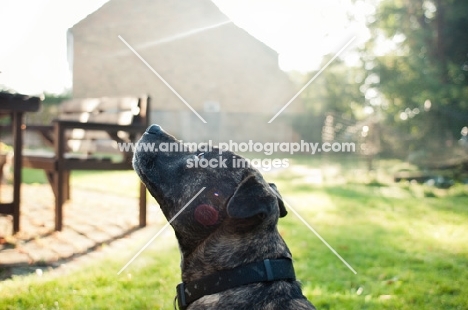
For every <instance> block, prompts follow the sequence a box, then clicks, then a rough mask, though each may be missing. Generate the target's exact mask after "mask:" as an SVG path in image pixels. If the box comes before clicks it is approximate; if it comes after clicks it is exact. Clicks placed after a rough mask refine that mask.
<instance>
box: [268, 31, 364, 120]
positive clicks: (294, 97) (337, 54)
mask: <svg viewBox="0 0 468 310" xmlns="http://www.w3.org/2000/svg"><path fill="white" fill-rule="evenodd" d="M354 39H356V36H354V37H352V38H351V40H349V41H348V43H346V44H345V45H344V46H343V47H342V48H341V49H340V50H339V51H338V53H336V54H335V56H333V58H332V59H330V60H329V61H328V62H327V63H326V64H325V66H323V67H322V69H320V70H319V72H317V73H316V74H315V75H314V76H313V77H312V78H311V79H310V81H309V82H307V84H305V85H304V87H302V88H301V89H300V90H299V91H298V92H297V94H295V95H294V96H293V97H292V98H291V100H289V101H288V103H286V104H285V105H284V107H282V108H281V110H279V111H278V113H276V115H275V116H273V118H272V119H270V120H269V121H268V124H270V123H271V122H273V121H274V120H275V118H277V117H278V115H280V114H281V112H283V111H284V110H285V109H286V108H287V107H288V106H289V105H290V104H291V102H293V101H294V99H296V98H297V96H299V95H300V94H301V93H302V92H303V91H304V89H306V88H307V86H309V85H310V83H312V82H313V81H314V80H315V79H316V78H317V77H318V76H319V75H320V74H321V73H322V72H323V70H325V69H326V68H327V67H328V66H329V65H330V64H331V63H332V62H333V61H334V60H335V59H336V57H338V56H339V55H340V54H341V53H342V52H343V51H344V50H345V49H346V48H347V47H348V46H349V45H350V44H351V42H353V41H354Z"/></svg>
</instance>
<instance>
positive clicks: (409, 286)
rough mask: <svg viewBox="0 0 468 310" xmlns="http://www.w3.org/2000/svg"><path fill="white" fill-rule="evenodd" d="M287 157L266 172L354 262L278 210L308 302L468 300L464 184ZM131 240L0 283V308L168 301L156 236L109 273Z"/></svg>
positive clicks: (171, 262)
mask: <svg viewBox="0 0 468 310" xmlns="http://www.w3.org/2000/svg"><path fill="white" fill-rule="evenodd" d="M292 163H296V165H295V166H294V167H295V169H288V170H285V171H284V172H282V173H275V174H270V175H267V176H266V178H267V179H268V181H271V182H275V183H276V184H277V186H278V188H279V189H280V191H281V193H282V195H283V197H284V199H285V201H287V203H289V204H290V205H291V206H292V207H293V208H294V209H295V210H297V211H298V212H299V213H300V214H301V215H302V217H303V218H304V219H306V221H307V222H308V223H309V224H310V225H311V226H313V227H314V229H315V230H316V231H317V232H318V233H320V235H321V236H322V237H323V238H324V239H325V240H326V241H327V242H328V243H329V244H330V245H331V246H332V247H333V248H334V249H335V250H336V251H337V252H338V253H339V254H340V255H341V256H342V257H343V258H344V259H345V260H346V261H347V262H348V263H349V264H350V265H351V266H352V267H353V268H354V269H355V270H356V271H357V275H355V274H354V273H352V272H351V271H350V270H349V269H348V268H347V267H346V266H345V265H344V264H343V263H342V262H341V261H340V260H339V259H338V258H337V257H336V256H335V255H334V254H333V253H332V252H331V251H330V250H329V249H328V248H327V247H326V246H325V245H324V244H323V243H322V242H321V241H320V240H319V239H318V238H317V237H316V236H315V235H314V234H313V233H312V232H311V231H310V230H309V229H308V228H307V227H305V226H304V225H303V224H302V223H301V222H300V221H299V220H298V219H297V218H296V216H295V215H294V214H293V213H292V212H289V214H288V216H286V217H285V218H283V219H280V225H279V230H280V233H281V234H282V235H283V237H284V239H285V240H286V242H287V243H288V245H289V247H290V249H291V251H292V253H293V256H294V260H295V269H296V274H297V277H298V279H299V280H300V281H301V282H302V283H303V291H304V294H305V295H306V296H307V297H308V298H309V300H311V302H312V303H314V305H315V306H316V307H317V309H319V310H323V309H337V310H342V309H345V310H347V309H403V310H413V309H428V310H429V309H431V310H432V309H444V310H451V309H453V310H455V309H460V310H462V309H468V225H467V223H468V188H467V186H466V185H460V184H458V185H457V186H455V187H453V188H451V189H449V190H438V189H433V188H429V187H426V186H422V185H417V184H408V183H402V184H393V183H391V182H389V180H390V176H391V173H392V171H394V170H395V169H396V168H395V167H396V166H398V165H400V166H404V165H405V164H403V163H399V162H393V161H382V162H379V164H378V168H379V169H378V170H377V171H376V172H372V173H367V172H366V171H365V170H363V169H362V167H363V166H362V165H360V164H356V163H355V164H353V163H351V162H350V163H347V164H346V165H345V169H343V168H342V166H341V165H338V164H336V163H333V162H332V161H329V162H327V163H325V164H320V165H317V161H316V160H314V166H313V167H310V166H307V164H308V162H307V160H304V159H300V160H297V161H293V162H292ZM291 168H292V167H291ZM310 168H314V169H318V168H319V169H320V170H321V171H322V172H323V180H324V182H323V183H322V184H315V183H313V182H310V180H309V179H308V176H309V175H310V173H311V171H310V170H307V169H310ZM103 177H106V176H105V174H87V173H84V174H82V175H80V174H77V175H75V176H74V177H73V178H74V181H73V182H77V184H78V186H87V184H91V185H93V184H97V183H99V182H100V181H99V180H100V178H103ZM128 177H131V175H130V174H127V173H126V172H125V173H123V174H122V175H121V176H120V177H119V176H118V175H112V179H120V178H128ZM107 178H109V177H107ZM93 180H94V181H93ZM129 182H130V181H129ZM93 188H94V186H93ZM135 189H136V184H135ZM136 249H138V246H135V249H130V250H128V251H126V252H125V253H121V254H120V255H114V256H113V257H109V258H107V259H106V260H104V261H98V262H95V263H93V264H91V265H89V266H86V267H85V268H82V269H81V270H80V271H75V272H72V273H70V274H67V276H63V277H56V276H52V275H48V274H47V273H46V274H45V275H44V276H42V277H40V278H39V277H38V276H36V275H30V276H23V277H15V278H13V279H12V280H7V281H4V282H1V283H0V296H2V298H0V309H59V308H60V309H172V300H173V298H174V292H175V285H176V284H177V283H178V282H179V279H180V274H179V272H180V271H179V254H178V251H177V248H176V246H169V247H167V246H166V245H165V244H164V243H163V240H162V239H161V240H159V239H156V240H155V242H154V243H153V245H152V246H151V247H150V249H148V250H147V251H145V252H144V253H143V254H142V256H141V257H140V258H138V259H137V260H136V261H135V263H134V264H133V265H131V266H130V267H129V269H128V270H126V271H125V272H124V274H122V275H120V276H117V275H116V273H117V271H118V270H119V269H120V268H121V267H122V266H123V264H125V263H126V261H127V260H128V258H129V257H130V256H131V255H132V254H133V253H135V250H136ZM129 274H131V276H129Z"/></svg>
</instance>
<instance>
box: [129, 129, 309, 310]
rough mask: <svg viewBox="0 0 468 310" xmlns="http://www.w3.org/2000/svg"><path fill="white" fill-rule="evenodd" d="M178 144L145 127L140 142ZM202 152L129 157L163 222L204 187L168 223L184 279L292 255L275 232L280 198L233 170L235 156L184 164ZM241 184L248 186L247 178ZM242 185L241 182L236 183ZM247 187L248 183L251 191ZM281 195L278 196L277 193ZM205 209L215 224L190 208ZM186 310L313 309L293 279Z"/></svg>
mask: <svg viewBox="0 0 468 310" xmlns="http://www.w3.org/2000/svg"><path fill="white" fill-rule="evenodd" d="M163 142H164V143H169V142H173V143H174V142H176V143H180V142H179V141H178V140H176V139H175V138H174V137H173V136H171V135H169V134H167V133H166V132H164V131H163V130H162V129H161V128H160V127H159V126H157V125H153V126H151V127H150V128H149V129H148V130H147V132H146V133H145V134H144V135H143V137H142V138H141V139H140V141H139V143H154V145H155V146H156V147H159V146H160V145H161V143H163ZM200 153H202V151H199V150H197V151H193V152H189V151H185V152H161V151H160V152H145V151H137V152H135V155H134V158H133V165H134V168H135V171H136V172H137V173H138V175H139V176H140V178H141V180H142V181H143V182H144V183H145V185H146V186H147V188H148V190H149V191H150V193H151V194H152V195H153V197H154V198H155V199H156V200H157V202H158V203H159V205H160V206H161V209H162V211H163V213H164V215H165V216H166V218H167V219H168V220H169V219H171V218H173V216H174V215H175V214H176V213H177V212H178V211H179V210H180V209H181V208H183V207H184V206H185V204H186V203H187V202H188V201H189V200H190V199H192V198H193V197H194V196H195V194H196V193H197V192H198V191H199V190H200V189H201V188H202V187H206V189H205V190H204V191H203V192H202V193H201V194H200V195H199V196H197V198H195V200H194V201H193V202H192V203H191V204H190V205H189V206H187V208H186V209H185V210H184V211H183V212H182V213H181V214H180V215H179V216H178V217H177V218H175V219H174V221H173V222H172V223H171V225H172V227H173V229H174V231H175V235H176V237H177V239H178V242H179V247H180V251H181V254H182V255H181V256H182V261H181V269H182V280H183V281H184V282H190V281H193V280H196V279H199V278H201V277H203V276H206V275H209V274H212V273H215V272H217V271H219V270H224V269H232V268H234V267H237V266H240V265H243V264H247V263H250V262H256V261H261V260H264V259H267V258H269V259H274V258H291V253H290V251H289V249H288V247H287V245H286V243H285V242H284V240H283V239H282V238H281V236H280V234H279V233H278V230H277V227H276V226H277V223H278V218H279V217H280V215H281V216H284V215H286V210H285V209H284V206H283V205H282V201H281V200H280V198H278V197H277V196H275V194H273V193H272V191H271V188H270V186H269V184H268V183H266V182H265V180H264V179H263V177H262V175H261V174H260V172H259V171H258V170H256V169H254V168H251V167H247V168H233V166H232V160H233V158H236V159H239V158H242V157H240V156H239V155H236V154H234V153H232V152H229V151H223V152H222V158H225V159H226V166H227V168H188V167H187V160H188V159H195V158H196V157H197V155H198V154H200ZM203 156H204V158H206V159H208V160H209V159H211V158H218V159H219V156H220V155H219V150H218V149H216V148H214V149H213V151H212V152H204V154H203ZM246 180H247V181H246ZM241 184H244V185H243V186H241ZM251 184H253V186H250V185H251ZM277 195H279V194H277ZM201 204H208V205H211V206H212V207H214V208H215V209H216V210H217V211H218V212H219V214H218V220H217V222H216V223H215V224H214V225H210V226H205V225H202V224H200V223H198V222H197V221H196V220H195V218H194V216H193V213H194V210H195V208H196V207H197V206H198V205H201ZM188 309H189V310H202V309H206V310H208V309H210V310H212V309H220V310H229V309H235V310H243V309H245V310H257V309H258V310H260V309H262V310H269V309H271V310H273V309H278V310H285V309H294V310H300V309H309V310H310V309H315V308H314V307H313V305H312V304H311V303H310V302H309V301H307V299H306V298H305V297H304V296H303V295H302V292H301V288H300V285H299V283H298V282H297V281H275V282H269V283H265V282H262V283H254V284H250V285H244V286H240V287H237V288H233V289H229V290H226V291H223V292H220V293H217V294H212V295H206V296H204V297H202V298H200V299H198V300H196V301H195V302H193V303H192V304H190V306H189V307H188Z"/></svg>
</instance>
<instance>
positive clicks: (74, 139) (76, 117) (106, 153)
mask: <svg viewBox="0 0 468 310" xmlns="http://www.w3.org/2000/svg"><path fill="white" fill-rule="evenodd" d="M149 105H150V99H149V97H142V98H134V97H123V98H108V97H104V98H87V99H71V100H67V101H65V102H63V103H62V104H61V105H60V107H59V117H58V119H56V120H55V121H53V123H52V126H32V125H28V126H27V129H28V130H35V131H37V132H39V133H40V134H41V136H42V137H43V138H44V139H45V141H46V142H48V143H49V144H50V145H51V146H53V152H52V153H51V154H25V155H23V159H22V161H23V167H27V168H34V169H42V170H44V171H45V173H46V175H47V179H48V181H49V183H50V185H51V186H52V190H53V192H54V195H55V230H58V231H60V230H62V228H63V204H64V202H65V201H67V200H68V199H70V172H71V171H72V170H133V167H132V162H131V160H132V155H133V154H132V152H128V151H127V152H125V151H120V150H119V148H118V143H132V142H136V140H137V139H138V138H139V136H140V135H141V134H143V133H144V131H145V130H146V128H147V127H148V125H149V120H148V119H149ZM122 190H125V189H124V188H123V189H122ZM139 195H140V197H139V225H140V227H143V226H146V188H145V186H144V185H143V183H141V182H140V189H139Z"/></svg>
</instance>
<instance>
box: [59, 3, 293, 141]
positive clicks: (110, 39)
mask: <svg viewBox="0 0 468 310" xmlns="http://www.w3.org/2000/svg"><path fill="white" fill-rule="evenodd" d="M68 38H69V40H68V45H69V61H70V64H71V69H72V75H73V96H74V97H95V96H126V95H132V96H138V95H141V94H149V95H150V96H151V99H152V101H151V109H152V112H151V122H153V123H157V124H160V125H161V126H162V127H163V128H164V129H165V130H166V131H168V132H170V133H171V134H173V135H175V136H176V137H178V138H180V139H183V140H185V141H191V142H199V141H207V140H210V139H211V140H213V141H215V142H216V141H218V142H219V141H229V140H233V141H239V142H242V141H248V140H254V141H259V142H267V141H270V142H274V141H286V142H287V141H292V140H297V134H296V133H295V132H294V131H293V130H292V128H291V126H290V125H289V124H288V122H289V121H290V118H291V116H292V115H294V114H295V113H298V112H300V111H301V105H300V102H298V100H296V101H295V102H293V104H291V105H290V106H289V107H288V109H286V110H285V111H284V113H282V114H281V116H279V117H278V118H277V119H275V121H274V122H272V123H271V124H268V123H267V122H268V121H269V120H270V119H271V118H272V117H273V116H274V115H275V114H276V113H277V112H278V111H279V110H280V109H281V108H282V107H283V106H284V105H285V104H286V103H287V102H288V101H289V100H290V99H291V98H292V97H293V96H294V95H295V93H296V92H297V89H296V88H295V87H294V85H293V83H292V82H291V81H290V79H289V78H288V76H287V74H286V73H285V72H283V71H281V70H280V69H279V66H278V54H277V53H276V52H275V51H274V50H272V49H271V48H269V47H268V46H266V45H265V44H264V43H262V42H260V41H259V40H257V39H255V38H254V37H252V36H251V35H250V34H249V33H247V32H246V31H245V30H243V29H241V28H239V27H237V26H236V25H235V24H233V23H232V22H231V21H230V20H229V18H228V17H227V16H226V15H224V14H223V13H222V12H221V11H220V10H219V9H218V7H217V6H216V5H214V4H213V3H212V2H211V1H210V0H190V1H187V0H110V1H109V2H107V3H106V4H105V5H103V6H102V7H101V8H100V9H98V10H97V11H96V12H94V13H92V14H91V15H89V16H87V17H86V18H85V19H83V20H82V21H80V22H79V23H77V24H76V25H74V26H73V27H72V28H71V29H70V30H69V33H68ZM124 41H125V42H127V43H128V44H129V45H130V46H131V47H132V48H134V49H135V51H136V52H137V53H138V54H139V55H141V57H142V58H143V59H144V60H145V61H146V62H147V64H148V65H149V66H151V67H152V68H153V69H154V70H155V72H157V73H158V74H159V75H160V76H161V77H162V78H163V79H164V80H165V81H167V83H168V84H169V85H170V87H172V88H173V89H174V90H175V91H176V92H177V93H178V94H179V95H180V96H181V97H182V98H183V99H184V100H185V101H186V103H188V104H189V105H190V106H191V107H193V109H194V110H195V111H196V112H197V113H199V115H200V116H202V117H203V119H204V120H206V122H207V123H206V124H205V123H203V122H202V121H201V120H200V119H199V117H198V116H197V115H196V114H195V113H193V112H192V111H191V110H190V109H189V108H188V107H187V106H186V104H185V103H184V102H183V101H182V100H181V99H180V98H178V97H177V95H175V94H174V93H173V92H172V91H171V90H170V89H169V87H168V85H166V84H165V83H164V82H162V81H161V80H160V79H159V78H158V77H157V75H156V74H155V73H154V72H152V71H151V70H150V69H149V68H148V66H147V65H146V64H145V63H144V62H143V61H142V60H141V59H139V58H138V57H137V55H136V54H135V53H133V52H132V51H131V49H130V48H129V47H128V46H126V45H125V43H124Z"/></svg>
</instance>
